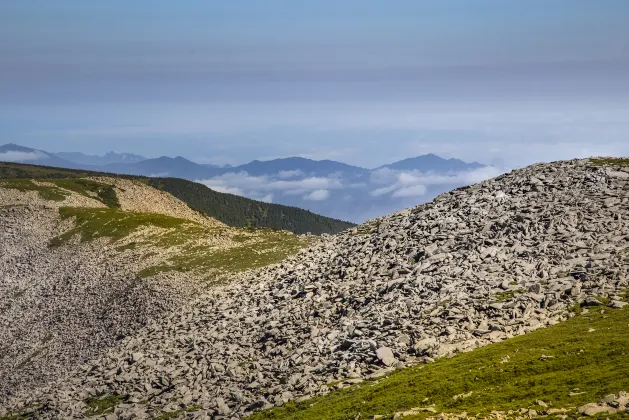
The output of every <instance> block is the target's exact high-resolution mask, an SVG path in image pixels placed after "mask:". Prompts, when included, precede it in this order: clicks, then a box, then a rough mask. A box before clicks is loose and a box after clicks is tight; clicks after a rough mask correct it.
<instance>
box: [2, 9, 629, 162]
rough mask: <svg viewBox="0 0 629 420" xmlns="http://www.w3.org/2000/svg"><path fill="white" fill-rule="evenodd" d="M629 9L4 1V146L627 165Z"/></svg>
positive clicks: (230, 157)
mask: <svg viewBox="0 0 629 420" xmlns="http://www.w3.org/2000/svg"><path fill="white" fill-rule="evenodd" d="M628 75H629V2H627V1H624V0H602V1H597V2H593V1H585V0H543V1H538V0H528V1H525V2H523V1H515V0H513V1H509V0H494V1H489V0H477V1H456V0H452V1H437V0H426V1H396V2H384V1H365V0H361V1H349V0H347V1H317V2H296V1H273V0H266V1H255V0H253V1H247V2H226V1H225V2H222V1H221V2H219V1H182V2H170V1H134V2H128V1H106V2H86V1H65V0H59V1H55V2H48V1H29V0H25V1H19V2H18V1H15V2H9V1H6V2H1V3H0V136H1V138H0V143H5V142H16V143H20V144H24V145H28V146H32V147H37V148H42V149H45V150H50V151H67V150H77V151H83V152H87V153H103V152H106V151H108V150H111V149H114V150H118V151H129V152H134V153H140V154H144V155H146V156H149V157H153V156H159V155H183V156H186V157H189V158H192V159H194V160H198V161H203V162H212V163H232V164H233V163H242V162H246V161H249V160H252V159H256V158H257V159H264V158H270V157H280V156H289V155H303V156H307V157H312V158H317V159H324V158H330V159H337V160H342V161H346V162H348V163H353V164H359V165H364V166H378V165H380V164H382V163H385V162H387V161H391V160H395V159H399V158H404V157H408V156H411V155H414V154H420V153H428V152H434V153H437V154H441V155H444V156H447V157H459V158H462V159H467V160H479V161H484V162H496V163H504V164H505V165H507V166H518V165H524V164H527V163H530V162H533V161H536V160H551V159H561V158H570V157H573V156H586V155H591V154H625V155H629V141H627V133H628V130H629V99H628V98H629V76H628Z"/></svg>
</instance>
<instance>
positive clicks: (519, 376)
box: [251, 308, 629, 420]
mask: <svg viewBox="0 0 629 420" xmlns="http://www.w3.org/2000/svg"><path fill="white" fill-rule="evenodd" d="M542 355H546V356H553V358H551V359H547V360H541V359H540V357H541V356H542ZM577 389H578V390H577ZM623 390H624V391H629V309H627V308H625V309H616V310H614V309H608V308H604V309H601V308H597V309H590V311H589V312H588V313H586V314H581V315H578V316H575V317H573V318H571V319H570V320H568V321H566V322H563V323H560V324H557V325H554V326H551V327H549V328H545V329H541V330H537V331H534V332H532V333H529V334H526V335H523V336H519V337H516V338H513V339H510V340H506V341H503V342H501V343H496V344H491V345H488V346H485V347H482V348H479V349H476V350H474V351H472V352H469V353H462V354H459V355H457V356H455V357H453V358H450V359H447V358H443V359H438V360H437V361H436V363H433V364H429V365H421V366H415V367H410V368H407V369H402V370H398V371H396V372H394V373H392V374H391V375H390V376H389V377H388V378H386V379H382V380H380V381H379V382H365V383H363V384H361V385H358V386H355V387H351V388H348V389H342V390H339V391H335V392H333V393H330V394H329V395H327V396H322V397H316V398H313V399H311V400H307V401H304V402H301V403H289V404H286V405H284V406H283V407H279V408H275V409H272V410H269V411H263V412H260V413H256V414H254V415H253V416H252V417H251V419H252V420H255V419H258V420H259V419H330V420H334V419H338V420H341V419H343V420H345V419H354V418H357V417H356V416H358V415H359V414H360V418H363V419H364V418H371V417H370V416H372V415H385V418H392V415H393V413H395V412H399V411H403V410H408V409H411V408H413V407H427V406H433V407H434V408H435V409H436V410H437V413H439V412H451V413H461V412H467V413H469V414H471V415H477V414H481V415H482V414H488V413H489V412H491V411H492V410H500V411H508V410H519V409H520V408H529V407H532V408H535V407H536V405H535V404H536V403H535V402H536V401H537V400H542V401H544V402H546V403H547V404H549V406H550V407H555V408H562V407H578V406H579V405H582V404H585V403H588V402H596V401H598V400H599V399H600V398H601V397H603V396H604V395H607V394H611V393H617V392H619V391H623ZM469 392H472V394H471V396H469V397H467V398H460V399H456V400H455V399H454V398H453V397H454V396H456V395H461V394H467V393H469ZM572 392H574V393H580V392H583V394H579V395H574V394H573V395H572V396H571V395H570V394H571V393H572ZM538 408H539V407H538ZM434 415H435V414H431V413H422V414H420V415H417V416H413V417H404V418H405V419H411V418H424V417H428V416H434Z"/></svg>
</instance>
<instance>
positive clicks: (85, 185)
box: [49, 178, 120, 207]
mask: <svg viewBox="0 0 629 420" xmlns="http://www.w3.org/2000/svg"><path fill="white" fill-rule="evenodd" d="M49 182H52V183H53V184H55V185H57V186H58V187H61V188H64V189H66V190H70V191H74V192H76V193H79V194H81V195H84V196H86V197H91V198H95V199H97V200H98V201H100V202H101V203H103V204H105V205H106V206H107V207H120V203H119V202H118V196H117V195H116V190H115V189H114V187H113V186H112V185H108V184H103V183H101V182H96V181H91V180H89V179H76V178H68V179H51V180H49Z"/></svg>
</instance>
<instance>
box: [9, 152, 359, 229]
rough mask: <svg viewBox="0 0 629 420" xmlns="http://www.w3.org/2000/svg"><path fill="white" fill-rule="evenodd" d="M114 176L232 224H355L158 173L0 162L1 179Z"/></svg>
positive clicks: (304, 226)
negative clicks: (153, 190)
mask: <svg viewBox="0 0 629 420" xmlns="http://www.w3.org/2000/svg"><path fill="white" fill-rule="evenodd" d="M103 176H104V177H114V178H122V179H131V180H138V181H140V182H142V183H144V184H147V185H150V186H152V187H154V188H156V189H158V190H160V191H164V192H166V193H169V194H171V195H173V196H174V197H177V198H179V199H182V201H184V202H185V203H186V204H187V205H188V206H189V207H191V208H192V209H194V210H196V211H199V212H201V213H203V214H205V215H207V216H209V217H213V218H216V219H217V220H220V221H221V222H223V223H226V224H227V225H229V226H233V227H252V228H272V229H280V230H287V231H290V232H293V233H296V234H306V233H312V234H314V235H320V234H323V233H328V234H329V233H336V232H339V231H341V230H343V229H347V228H350V227H353V226H355V224H353V223H350V222H346V221H343V220H339V219H334V218H329V217H325V216H321V215H318V214H315V213H312V212H310V211H308V210H304V209H301V208H297V207H290V206H284V205H281V204H273V203H265V202H261V201H256V200H252V199H249V198H246V197H241V196H236V195H233V194H228V193H222V192H218V191H214V190H211V189H210V188H208V187H206V186H205V185H203V184H199V183H196V182H192V181H188V180H184V179H177V178H161V177H153V178H149V177H143V176H134V175H119V174H113V173H106V172H95V171H89V170H75V169H66V168H54V167H49V166H37V165H30V164H18V163H2V162H0V181H2V179H24V178H35V179H41V180H46V179H59V178H82V177H103Z"/></svg>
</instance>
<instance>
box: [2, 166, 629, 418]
mask: <svg viewBox="0 0 629 420" xmlns="http://www.w3.org/2000/svg"><path fill="white" fill-rule="evenodd" d="M628 190H629V162H628V161H626V160H616V159H599V160H573V161H566V162H553V163H548V164H537V165H533V166H531V167H528V168H525V169H522V170H517V171H513V172H511V173H509V174H505V175H503V176H501V177H498V178H495V179H492V180H489V181H485V182H482V183H480V184H476V185H474V186H471V187H469V188H461V189H457V190H453V191H451V192H449V193H446V194H443V195H441V196H439V197H437V198H436V199H435V200H433V201H432V202H430V203H427V204H425V205H421V206H418V207H415V208H412V209H408V210H405V211H402V212H399V213H396V214H392V215H389V216H385V217H381V218H378V219H376V220H372V221H370V222H368V223H366V224H364V225H361V226H358V227H356V228H353V229H350V230H347V231H345V232H342V233H340V234H337V235H335V236H331V237H324V238H322V239H321V240H319V241H317V242H316V243H314V244H312V245H311V246H310V247H309V248H307V249H304V250H302V251H300V252H299V253H298V254H296V255H295V256H294V257H291V258H288V259H287V260H284V261H283V262H282V263H280V264H277V265H274V266H270V267H265V268H261V269H259V270H256V271H253V272H250V273H248V274H246V275H244V276H243V277H241V278H238V279H235V280H234V281H232V282H230V283H229V284H226V285H224V286H222V287H219V288H213V289H210V290H208V291H207V292H206V293H205V294H203V295H200V296H199V297H198V299H195V300H194V301H191V302H189V303H188V304H186V305H184V306H183V307H181V308H180V309H179V310H177V311H176V312H172V313H170V314H169V315H168V316H165V317H163V318H161V319H157V320H154V321H152V322H150V323H149V324H148V325H147V326H146V327H145V328H142V329H140V330H138V331H137V333H136V334H134V335H133V336H128V337H125V338H123V339H121V340H120V341H119V342H118V343H117V344H116V345H115V346H114V347H112V348H111V349H109V350H108V351H107V352H106V353H105V354H103V355H102V356H100V357H96V358H93V359H91V360H90V361H88V362H86V363H85V364H83V365H82V366H80V367H78V368H76V369H75V370H74V371H73V372H72V373H71V374H70V375H69V376H68V377H66V378H61V379H59V380H58V382H56V383H50V384H48V385H47V386H44V387H41V388H39V389H37V390H34V389H33V390H28V391H24V392H23V393H20V394H19V395H16V396H15V397H14V398H11V399H10V400H8V401H7V402H6V404H5V407H6V410H7V411H5V412H8V411H11V412H16V413H20V412H28V413H31V414H30V415H36V416H38V417H41V418H60V417H61V418H68V417H81V416H92V415H97V414H102V413H104V414H110V415H115V416H119V417H123V418H128V417H131V416H149V417H153V418H175V417H179V418H184V417H187V416H189V417H195V418H196V417H203V416H209V417H211V418H212V417H214V418H231V417H241V416H245V415H249V414H251V413H253V412H255V411H258V410H260V409H269V408H272V407H279V406H283V405H285V404H288V403H289V402H291V401H297V402H298V403H297V405H295V404H294V403H290V404H288V405H287V406H286V410H284V411H283V409H276V410H277V411H272V412H264V413H261V414H259V416H262V418H264V417H270V418H285V417H287V418H289V417H290V416H294V417H295V418H327V417H330V418H361V416H362V418H366V415H383V416H387V417H388V418H391V417H392V416H393V415H394V413H395V412H398V411H403V410H407V411H411V412H410V413H406V414H409V415H411V416H412V415H414V416H416V417H425V416H426V413H429V414H430V413H432V414H438V413H439V412H452V413H459V414H460V413H462V411H464V410H469V411H470V413H480V414H484V415H486V416H489V415H490V414H491V410H493V409H498V410H505V411H508V410H520V409H523V410H525V412H526V413H527V415H529V414H530V412H529V411H528V410H529V409H536V412H537V408H540V407H542V404H539V403H537V401H536V399H540V401H542V403H544V404H546V405H549V403H550V401H548V399H549V398H552V399H553V400H554V402H553V404H555V403H556V404H555V405H553V406H552V407H556V408H558V409H564V408H565V409H566V410H572V411H574V410H575V409H574V408H569V407H573V406H574V405H575V404H584V403H588V402H589V403H595V402H597V401H598V399H600V398H602V397H604V396H605V395H606V394H608V393H614V394H616V395H615V396H614V397H610V398H609V403H610V404H613V403H614V401H615V400H618V399H619V398H622V395H621V394H620V393H621V391H627V390H629V381H627V379H626V378H627V371H626V370H625V368H624V366H627V365H629V364H628V362H629V360H627V355H626V352H625V346H626V343H627V341H628V338H627V335H626V322H627V312H626V311H627V310H628V309H627V305H626V302H625V301H626V291H627V289H628V288H629V254H628V251H629V197H628V195H627V194H628V193H627V191H628ZM586 307H598V309H595V310H590V314H587V313H584V312H585V311H582V310H581V309H579V308H586ZM577 314H578V316H575V315H577ZM544 327H551V328H552V329H548V330H542V328H544ZM586 327H587V329H586ZM528 334H531V335H528ZM534 334H535V335H534ZM555 334H556V335H555ZM587 334H592V335H590V336H588V335H587ZM517 336H523V337H518V338H515V339H514V337H517ZM485 346H487V347H485ZM468 352H471V353H468ZM520 352H522V353H520ZM575 352H577V355H578V354H580V353H584V355H583V356H578V357H574V356H573V355H574V354H575ZM540 353H541V354H540ZM459 354H460V355H459ZM506 356H508V357H506ZM442 357H446V358H445V359H441V358H442ZM498 358H500V360H498ZM435 360H437V363H435V364H434V365H431V364H430V363H432V362H433V361H435ZM501 362H503V363H501ZM497 363H501V364H503V366H499V367H497V366H496V364H497ZM509 363H512V364H509ZM564 363H565V365H564ZM418 364H419V365H423V364H429V366H428V367H425V368H423V369H421V368H420V367H419V366H417V365H418ZM409 366H415V367H411V368H410V370H406V369H409ZM511 367H513V368H516V369H519V370H513V371H512V372H513V374H512V375H507V374H505V373H504V372H505V371H508V370H509V369H510V368H511ZM405 368H406V369H405ZM394 369H400V371H399V372H398V373H395V374H394V375H392V376H391V378H390V379H387V380H385V381H382V382H378V381H379V380H378V379H376V378H378V377H382V376H386V375H388V374H390V373H391V372H392V371H393V370H394ZM465 369H468V371H466V370H465ZM470 369H472V372H473V369H478V373H475V374H474V375H473V374H472V373H470V372H469V370H470ZM568 369H570V370H571V371H572V372H574V375H572V377H570V371H569V370H568ZM544 372H547V373H548V376H544ZM426 375H428V376H426ZM540 375H542V376H540ZM578 375H583V376H582V377H581V376H578ZM569 377H570V379H568V378H569ZM476 378H478V379H476ZM373 379H376V381H374V382H371V383H365V385H364V386H362V387H359V388H357V389H350V391H341V393H339V394H336V393H334V394H331V395H330V397H328V398H326V397H325V395H326V394H328V393H330V391H332V390H333V389H336V388H342V387H344V386H346V385H347V386H349V385H351V384H357V383H361V382H363V381H369V380H373ZM431 381H434V383H430V382H431ZM474 381H475V382H474ZM426 382H428V384H426ZM422 384H426V385H422ZM576 388H580V389H579V390H577V389H576ZM413 390H415V392H417V394H414V393H413V392H414V391H413ZM409 391H411V392H410V393H409ZM470 392H471V394H470ZM545 392H547V393H548V395H547V396H546V397H544V398H542V397H541V395H543V394H544V393H545ZM422 393H423V394H422ZM566 393H568V396H566V395H565V394H566ZM570 393H572V394H573V395H572V396H571V395H570ZM623 395H624V394H623ZM313 396H319V397H318V398H317V399H315V400H311V401H307V400H306V399H307V398H311V397H313ZM455 397H456V398H455ZM572 397H575V398H572ZM419 398H421V400H420V399H419ZM426 398H428V399H427V400H426ZM468 398H469V399H468ZM459 400H461V401H459ZM300 401H302V403H301V404H299V402H300ZM544 401H546V402H544ZM44 402H45V403H44ZM617 402H618V401H617ZM310 404H314V405H312V406H311V405H310ZM423 404H427V405H429V406H430V410H429V411H422V410H420V409H419V408H418V409H417V410H411V409H412V408H417V407H423V406H424V405H423ZM535 404H537V405H536V406H535V407H534V405H535ZM614 404H615V403H614ZM357 405H358V407H357ZM363 406H364V409H362V408H359V407H363ZM537 406H539V407H537ZM608 406H609V407H611V405H607V403H605V407H608ZM601 407H602V406H601ZM618 407H620V402H618ZM618 407H617V408H618ZM329 410H333V411H329ZM605 410H607V409H605ZM540 411H542V410H541V409H540ZM0 413H1V412H0ZM523 413H524V412H523ZM0 415H1V414H0ZM399 416H401V414H398V417H399ZM411 416H409V418H412V417H411ZM463 417H464V416H463Z"/></svg>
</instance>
